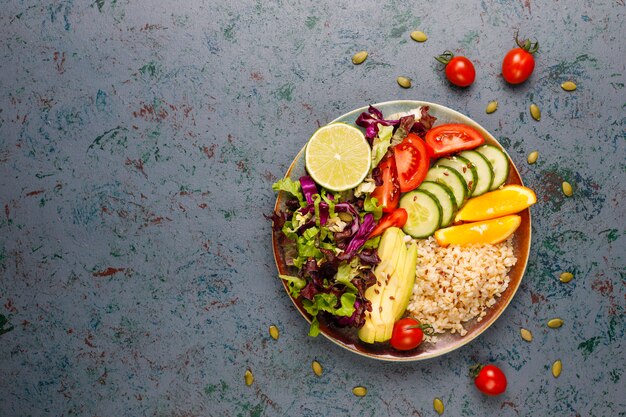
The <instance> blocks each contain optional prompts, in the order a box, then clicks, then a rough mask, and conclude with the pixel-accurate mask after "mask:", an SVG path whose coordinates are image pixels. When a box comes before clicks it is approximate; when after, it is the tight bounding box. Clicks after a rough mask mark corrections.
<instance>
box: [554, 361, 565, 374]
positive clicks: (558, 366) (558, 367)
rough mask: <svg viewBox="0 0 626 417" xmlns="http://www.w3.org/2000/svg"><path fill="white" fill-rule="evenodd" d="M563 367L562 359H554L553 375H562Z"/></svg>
mask: <svg viewBox="0 0 626 417" xmlns="http://www.w3.org/2000/svg"><path fill="white" fill-rule="evenodd" d="M562 369H563V364H562V363H561V361H560V360H556V361H554V363H553V364H552V376H553V377H555V378H558V377H559V375H561V370H562Z"/></svg>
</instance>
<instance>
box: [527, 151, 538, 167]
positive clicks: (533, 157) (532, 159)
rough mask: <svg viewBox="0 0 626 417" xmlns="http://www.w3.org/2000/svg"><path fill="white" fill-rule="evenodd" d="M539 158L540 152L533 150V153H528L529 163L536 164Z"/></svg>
mask: <svg viewBox="0 0 626 417" xmlns="http://www.w3.org/2000/svg"><path fill="white" fill-rule="evenodd" d="M537 158H539V152H538V151H532V152H531V153H529V154H528V163H529V164H534V163H535V162H537Z"/></svg>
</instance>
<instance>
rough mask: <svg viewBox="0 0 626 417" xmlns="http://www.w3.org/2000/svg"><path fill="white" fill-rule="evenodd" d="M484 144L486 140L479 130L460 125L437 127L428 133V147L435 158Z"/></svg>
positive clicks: (451, 124)
mask: <svg viewBox="0 0 626 417" xmlns="http://www.w3.org/2000/svg"><path fill="white" fill-rule="evenodd" d="M483 143H485V138H484V137H483V135H482V134H481V133H480V132H479V131H478V130H476V129H474V128H473V127H471V126H468V125H464V124H460V123H448V124H444V125H439V126H435V127H433V128H432V129H430V130H429V131H428V132H427V133H426V146H427V147H428V151H429V153H430V155H431V156H432V157H434V158H439V157H441V156H445V155H451V154H453V153H457V152H461V151H465V150H468V149H474V148H476V147H478V146H480V145H482V144H483Z"/></svg>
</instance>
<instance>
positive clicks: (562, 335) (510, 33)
mask: <svg viewBox="0 0 626 417" xmlns="http://www.w3.org/2000/svg"><path fill="white" fill-rule="evenodd" d="M625 20H626V6H625V5H624V1H623V0H601V1H582V0H580V1H567V0H560V1H543V2H539V1H531V0H524V1H521V0H520V1H513V0H498V1H478V0H469V1H465V2H461V1H459V2H455V1H452V0H441V1H432V2H411V1H409V2H407V1H395V0H393V1H389V2H377V1H371V0H367V1H357V2H335V1H329V0H321V1H301V0H296V1H286V0H285V1H283V0H280V1H250V0H243V1H238V2H231V1H226V0H217V1H198V0H191V1H173V0H157V1H153V2H138V1H129V0H95V1H94V2H79V1H73V0H48V1H43V2H36V1H32V0H7V1H4V2H2V6H1V11H0V39H1V40H2V42H1V43H0V314H1V316H0V320H2V321H4V320H5V319H6V323H2V333H3V334H1V335H0V416H3V417H4V416H7V417H12V416H94V417H95V416H132V417H134V416H159V417H160V416H170V417H192V416H233V417H235V416H256V417H258V416H294V417H297V416H372V417H378V416H424V417H425V416H435V415H437V414H436V413H435V411H434V410H433V399H434V398H435V397H439V398H441V399H442V400H443V402H444V404H445V412H444V416H495V415H501V416H572V417H574V416H581V417H585V416H594V417H610V416H624V415H626V375H625V372H626V364H625V362H626V359H625V353H624V349H625V346H624V342H625V340H626V338H625V336H624V330H625V322H624V314H625V305H626V300H625V297H626V249H625V247H626V206H625V204H624V200H625V198H626V185H625V184H626V133H625V131H626V89H625V88H624V86H625V83H626V75H625V74H626V42H625V41H624V40H625V39H626V24H625ZM417 29H419V30H422V31H424V32H425V33H426V34H427V35H428V40H427V41H426V42H424V43H417V42H414V41H413V40H411V38H410V36H409V34H410V32H411V31H413V30H417ZM517 30H519V32H520V36H521V37H532V38H536V39H537V40H539V43H540V48H539V52H538V53H537V55H536V59H537V66H536V68H535V72H534V73H533V75H532V77H531V79H530V80H528V81H527V82H526V83H524V84H522V85H520V86H516V87H511V86H509V85H507V84H506V83H505V82H504V81H503V80H502V77H501V76H500V65H501V60H502V57H503V56H504V54H505V53H506V51H507V50H508V49H510V48H511V47H513V46H514V39H513V38H514V35H515V32H516V31H517ZM359 50H367V51H368V52H369V57H368V59H367V60H366V61H365V63H363V64H362V65H358V66H355V65H353V64H352V62H351V57H352V55H353V54H354V53H355V52H357V51H359ZM445 50H451V51H453V52H455V53H456V54H461V55H466V56H468V57H470V58H471V59H472V60H473V61H474V63H475V66H476V69H477V78H476V82H475V83H474V84H473V85H472V86H471V87H470V88H467V89H459V88H455V87H452V86H451V85H450V84H448V83H447V81H446V80H445V79H444V77H443V73H442V72H441V71H440V64H439V63H437V62H436V61H435V60H434V59H433V56H435V55H438V54H440V53H442V52H443V51H445ZM400 75H402V76H406V77H409V78H410V79H411V80H412V87H411V88H409V89H403V88H400V87H399V86H398V85H397V83H396V77H397V76H400ZM568 80H572V81H574V82H575V83H576V84H577V86H578V88H577V89H576V90H575V91H573V92H566V91H564V90H563V89H562V88H561V86H560V85H561V83H562V82H564V81H568ZM395 99H415V100H424V101H430V102H436V103H440V104H443V105H445V106H448V107H450V108H453V109H455V110H458V111H460V112H461V113H464V114H466V115H468V116H469V117H471V118H473V119H474V120H476V121H477V122H478V123H480V124H481V125H482V126H484V127H485V128H486V129H488V130H489V131H490V132H491V133H493V135H494V136H495V137H497V138H498V139H499V140H500V142H501V143H502V144H503V145H504V146H505V147H506V148H507V150H508V151H509V154H510V155H511V158H512V159H513V161H514V162H515V164H516V165H517V167H518V169H519V171H520V173H521V175H522V177H523V179H524V182H525V183H526V184H527V185H528V186H530V187H531V188H533V189H534V190H535V191H536V193H537V195H538V204H536V205H535V206H534V207H533V208H532V216H533V223H532V233H533V235H532V248H531V252H530V259H529V263H528V268H527V271H526V275H525V277H524V279H523V281H522V284H521V287H520V289H519V291H518V292H517V294H516V295H515V297H514V298H513V301H512V302H511V304H510V305H509V307H508V308H507V310H506V311H505V312H504V314H503V315H502V316H501V317H500V318H499V319H498V320H497V321H496V323H495V324H494V325H493V326H492V327H491V328H490V329H489V330H488V331H486V332H485V333H484V334H482V335H481V336H480V337H479V338H478V339H476V340H474V341H472V342H471V343H469V344H467V345H466V346H464V347H462V348H460V349H458V350H456V351H454V352H452V353H450V354H447V355H445V356H442V357H439V358H435V359H431V360H427V361H423V362H411V363H388V362H381V361H376V360H372V359H368V358H365V357H361V356H359V355H356V354H354V353H351V352H349V351H346V350H344V349H342V348H340V347H338V346H336V345H335V344H333V343H331V342H330V341H328V340H327V339H325V338H323V337H318V338H310V337H308V336H307V331H308V326H307V323H306V322H305V320H304V319H303V318H302V317H301V316H300V314H299V313H298V312H297V310H296V309H295V307H294V306H293V304H292V302H291V300H290V299H289V297H288V296H287V294H286V293H285V291H284V289H283V287H282V284H281V282H280V280H279V279H278V278H277V273H276V267H275V265H274V260H273V256H272V245H271V236H270V234H271V225H270V222H269V220H268V218H267V217H268V216H269V215H271V212H272V209H273V204H274V202H275V194H274V192H273V191H272V189H271V185H272V183H273V182H274V181H276V180H277V179H278V178H280V177H281V176H283V175H284V173H285V171H286V169H287V167H288V166H289V164H290V163H291V161H292V159H293V158H294V156H295V155H296V154H297V152H298V151H299V150H300V149H301V148H302V146H303V145H304V144H305V143H306V141H307V139H308V138H309V136H310V135H311V134H312V133H313V132H314V131H315V129H316V128H317V127H318V126H320V125H322V124H325V123H327V122H329V121H331V120H333V119H334V118H336V117H338V116H340V115H341V114H344V113H346V112H348V111H350V110H352V109H354V108H357V107H361V106H364V105H367V104H370V103H377V102H382V101H388V100H395ZM492 100H497V101H498V103H499V107H498V110H497V111H496V112H495V113H492V114H487V113H486V112H485V107H486V105H487V103H488V102H490V101H492ZM531 103H536V104H537V105H538V106H539V107H540V109H541V120H540V121H535V120H533V119H532V118H531V116H530V114H529V111H528V108H529V105H530V104H531ZM535 150H537V151H539V158H538V160H537V162H536V163H535V164H533V165H530V164H528V163H527V162H526V158H527V155H528V154H529V153H530V152H532V151H535ZM563 181H568V182H570V183H571V184H572V185H573V189H574V194H573V196H571V197H566V196H564V195H563V193H562V192H561V183H562V182H563ZM563 271H570V272H572V273H573V274H574V279H573V280H572V281H571V282H569V283H567V284H564V283H561V282H560V281H559V274H560V273H561V272H563ZM554 317H560V318H562V319H563V320H564V324H563V326H562V327H561V328H559V329H550V328H548V327H547V325H546V322H547V321H548V320H549V319H551V318H554ZM271 325H276V326H277V327H278V328H279V329H280V338H279V339H278V340H274V339H272V338H271V337H270V335H269V333H268V328H269V326H271ZM522 327H523V328H526V329H529V330H530V331H531V332H532V333H533V335H534V339H533V340H532V341H531V342H526V341H524V340H523V339H522V338H521V337H520V328H522ZM313 360H317V361H319V363H320V364H321V365H322V366H323V374H322V375H321V376H319V377H318V376H316V375H315V374H314V373H313V372H312V370H311V362H312V361H313ZM556 360H561V361H562V364H563V370H562V373H561V375H560V376H559V377H558V378H555V377H553V376H552V373H551V366H552V363H553V362H554V361H556ZM476 362H493V363H496V364H498V365H499V366H500V367H501V368H502V369H503V370H504V371H505V373H506V375H507V377H508V380H509V386H508V389H507V391H506V393H505V394H503V395H501V396H499V397H493V398H488V397H485V396H483V395H482V394H480V393H479V392H478V391H477V390H476V388H475V387H474V386H473V383H472V381H471V379H470V378H469V377H468V368H469V367H470V366H471V365H473V364H474V363H476ZM246 370H250V371H251V372H252V374H253V375H254V382H253V383H252V384H251V385H250V386H247V385H246V384H245V383H244V373H245V372H246ZM355 386H364V387H366V388H367V389H368V393H367V395H366V396H365V397H362V398H359V397H356V396H354V395H353V393H352V388H353V387H355Z"/></svg>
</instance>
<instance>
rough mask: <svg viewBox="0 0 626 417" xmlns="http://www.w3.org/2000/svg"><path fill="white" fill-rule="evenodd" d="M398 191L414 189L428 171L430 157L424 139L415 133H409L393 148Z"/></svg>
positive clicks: (404, 191)
mask: <svg viewBox="0 0 626 417" xmlns="http://www.w3.org/2000/svg"><path fill="white" fill-rule="evenodd" d="M393 152H394V158H395V160H396V167H397V169H398V182H399V184H400V191H401V192H403V193H406V192H407V191H411V190H414V189H416V188H417V187H418V186H419V185H420V184H421V183H422V181H424V178H426V174H427V173H428V168H429V165H430V158H429V157H428V150H427V149H426V145H425V144H424V141H423V140H422V139H421V138H420V137H419V136H417V135H416V134H415V133H409V134H408V136H407V137H406V138H404V140H403V141H402V142H400V143H399V144H397V145H396V146H395V147H394V148H393Z"/></svg>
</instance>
